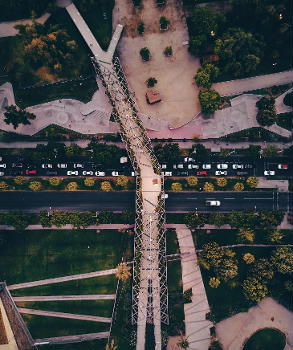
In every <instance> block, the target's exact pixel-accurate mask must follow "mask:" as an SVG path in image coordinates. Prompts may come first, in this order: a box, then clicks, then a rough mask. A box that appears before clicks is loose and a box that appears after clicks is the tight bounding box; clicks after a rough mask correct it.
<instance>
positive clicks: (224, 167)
mask: <svg viewBox="0 0 293 350" xmlns="http://www.w3.org/2000/svg"><path fill="white" fill-rule="evenodd" d="M217 169H228V164H217Z"/></svg>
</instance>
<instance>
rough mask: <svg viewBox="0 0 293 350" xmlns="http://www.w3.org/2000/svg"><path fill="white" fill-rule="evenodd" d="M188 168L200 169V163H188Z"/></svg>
mask: <svg viewBox="0 0 293 350" xmlns="http://www.w3.org/2000/svg"><path fill="white" fill-rule="evenodd" d="M187 167H188V169H199V165H198V164H188V166H187Z"/></svg>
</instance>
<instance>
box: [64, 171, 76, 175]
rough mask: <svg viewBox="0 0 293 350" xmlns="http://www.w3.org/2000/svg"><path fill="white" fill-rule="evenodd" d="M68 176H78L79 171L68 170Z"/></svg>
mask: <svg viewBox="0 0 293 350" xmlns="http://www.w3.org/2000/svg"><path fill="white" fill-rule="evenodd" d="M67 175H78V171H77V170H73V171H72V170H68V171H67Z"/></svg>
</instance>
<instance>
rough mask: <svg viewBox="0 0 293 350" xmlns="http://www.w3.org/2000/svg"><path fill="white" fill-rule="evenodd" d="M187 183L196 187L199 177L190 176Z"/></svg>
mask: <svg viewBox="0 0 293 350" xmlns="http://www.w3.org/2000/svg"><path fill="white" fill-rule="evenodd" d="M187 183H188V186H190V187H195V186H196V185H197V184H198V178H197V177H195V176H188V178H187Z"/></svg>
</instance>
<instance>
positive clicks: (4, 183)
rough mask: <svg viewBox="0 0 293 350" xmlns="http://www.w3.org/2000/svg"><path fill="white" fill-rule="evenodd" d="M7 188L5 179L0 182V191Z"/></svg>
mask: <svg viewBox="0 0 293 350" xmlns="http://www.w3.org/2000/svg"><path fill="white" fill-rule="evenodd" d="M6 190H8V185H7V183H6V182H5V181H1V182H0V191H6Z"/></svg>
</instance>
